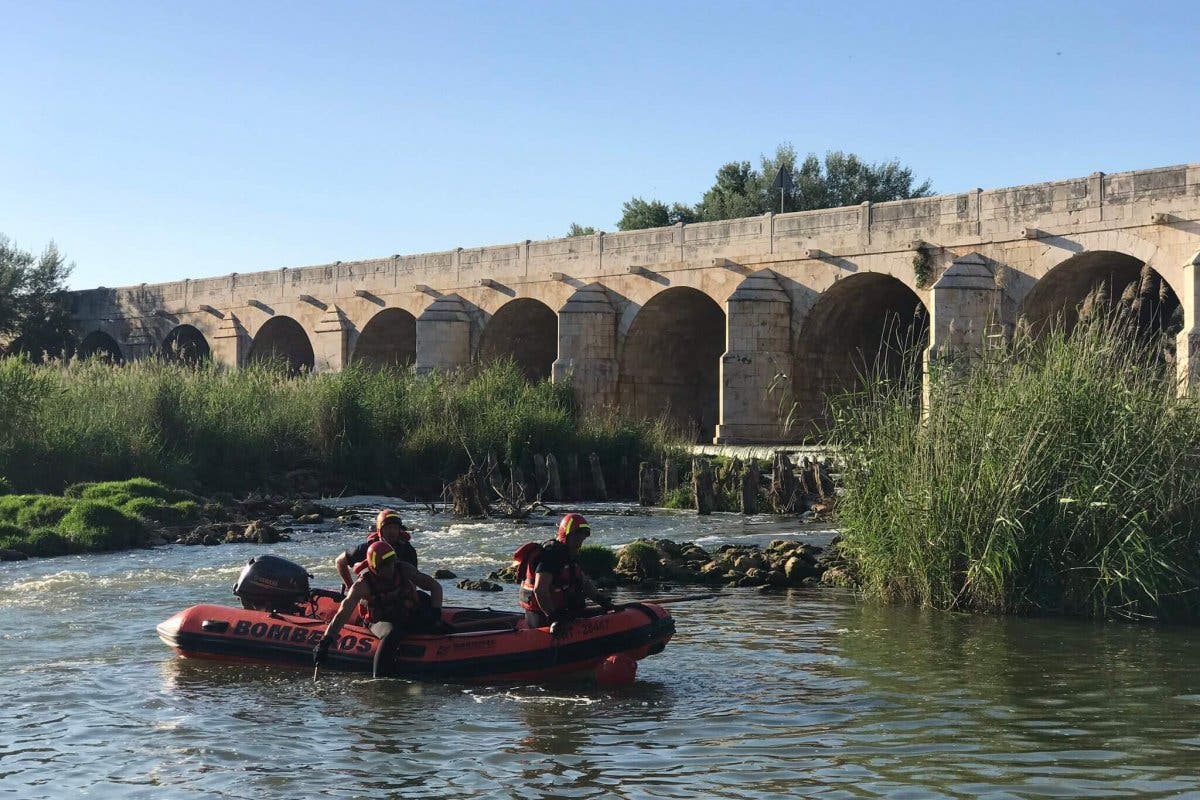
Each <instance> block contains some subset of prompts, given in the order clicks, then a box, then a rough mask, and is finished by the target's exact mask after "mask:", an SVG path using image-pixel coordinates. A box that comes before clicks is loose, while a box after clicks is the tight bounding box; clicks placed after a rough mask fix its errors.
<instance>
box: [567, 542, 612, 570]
mask: <svg viewBox="0 0 1200 800" xmlns="http://www.w3.org/2000/svg"><path fill="white" fill-rule="evenodd" d="M576 560H577V561H578V562H579V567H580V568H581V569H582V570H583V571H584V572H585V573H586V574H587V575H589V576H591V577H593V578H606V577H608V576H610V575H612V574H613V570H614V569H616V567H617V554H616V553H615V552H614V551H613V549H612V548H611V547H605V546H604V545H602V544H585V545H584V546H583V547H581V548H579V555H578V556H577V557H576Z"/></svg>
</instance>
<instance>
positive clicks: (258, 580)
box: [233, 556, 312, 614]
mask: <svg viewBox="0 0 1200 800" xmlns="http://www.w3.org/2000/svg"><path fill="white" fill-rule="evenodd" d="M311 577H312V576H311V575H309V574H308V572H306V571H305V569H304V567H302V566H300V565H299V564H297V563H296V562H294V561H288V560H287V559H286V558H280V557H279V556H255V557H254V558H252V559H250V560H249V561H248V562H247V563H246V566H245V567H243V568H242V574H241V575H238V579H237V583H235V584H234V585H233V593H234V594H235V595H237V596H238V598H240V599H241V601H242V608H247V609H250V610H252V611H278V612H282V613H284V614H298V613H300V610H301V609H300V606H301V605H302V604H304V603H307V602H308V600H309V597H310V596H311V594H312V592H311V591H310V590H309V587H308V579H309V578H311Z"/></svg>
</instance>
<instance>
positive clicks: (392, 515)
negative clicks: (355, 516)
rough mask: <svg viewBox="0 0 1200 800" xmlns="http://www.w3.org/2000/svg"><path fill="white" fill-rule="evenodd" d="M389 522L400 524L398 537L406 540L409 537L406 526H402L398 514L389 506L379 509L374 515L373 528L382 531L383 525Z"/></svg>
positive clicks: (402, 523)
mask: <svg viewBox="0 0 1200 800" xmlns="http://www.w3.org/2000/svg"><path fill="white" fill-rule="evenodd" d="M391 523H395V524H396V525H399V526H400V538H402V539H403V540H404V541H406V542H407V541H409V540H410V539H411V536H410V534H409V532H408V528H406V527H404V522H403V521H402V520H401V519H400V515H399V514H398V513H396V512H395V511H393V510H392V509H390V508H385V509H383V510H382V511H380V512H379V514H378V515H376V517H375V530H377V531H379V532H380V533H382V532H383V526H384V525H388V524H391Z"/></svg>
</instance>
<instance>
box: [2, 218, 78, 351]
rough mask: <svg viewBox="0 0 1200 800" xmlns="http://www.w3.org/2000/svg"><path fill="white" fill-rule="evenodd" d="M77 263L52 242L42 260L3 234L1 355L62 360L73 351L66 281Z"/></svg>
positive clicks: (42, 255) (44, 251)
mask: <svg viewBox="0 0 1200 800" xmlns="http://www.w3.org/2000/svg"><path fill="white" fill-rule="evenodd" d="M73 266H74V265H73V264H67V262H66V259H64V258H63V256H62V254H61V253H59V252H58V248H57V247H56V246H55V244H54V243H53V242H51V243H50V244H49V245H47V246H46V249H45V250H43V251H42V254H41V255H40V256H37V257H35V256H34V255H33V254H32V253H30V252H28V251H25V250H22V249H21V248H19V247H17V246H16V245H15V244H13V243H12V242H11V241H10V240H9V239H8V237H6V236H3V235H0V353H5V354H9V353H15V352H24V353H28V354H29V355H30V356H31V357H32V358H34V359H35V360H36V359H40V358H41V357H42V356H44V355H50V356H61V355H64V354H66V353H68V351H69V350H70V346H69V345H70V342H71V338H72V334H71V310H70V308H69V306H68V303H67V295H66V280H67V277H68V276H69V275H70V274H71V269H72V268H73Z"/></svg>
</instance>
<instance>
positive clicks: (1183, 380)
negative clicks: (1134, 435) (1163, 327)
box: [1175, 250, 1200, 394]
mask: <svg viewBox="0 0 1200 800" xmlns="http://www.w3.org/2000/svg"><path fill="white" fill-rule="evenodd" d="M1181 272H1182V280H1181V281H1180V282H1181V284H1182V292H1181V293H1180V295H1179V302H1180V304H1181V305H1182V306H1183V330H1182V331H1180V332H1179V336H1178V337H1176V339H1175V368H1176V374H1177V376H1178V380H1179V392H1180V394H1200V316H1198V312H1200V250H1197V251H1196V252H1195V253H1194V254H1193V255H1192V257H1191V258H1190V259H1188V260H1187V261H1186V262H1185V263H1184V265H1183V269H1182V271H1181Z"/></svg>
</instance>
